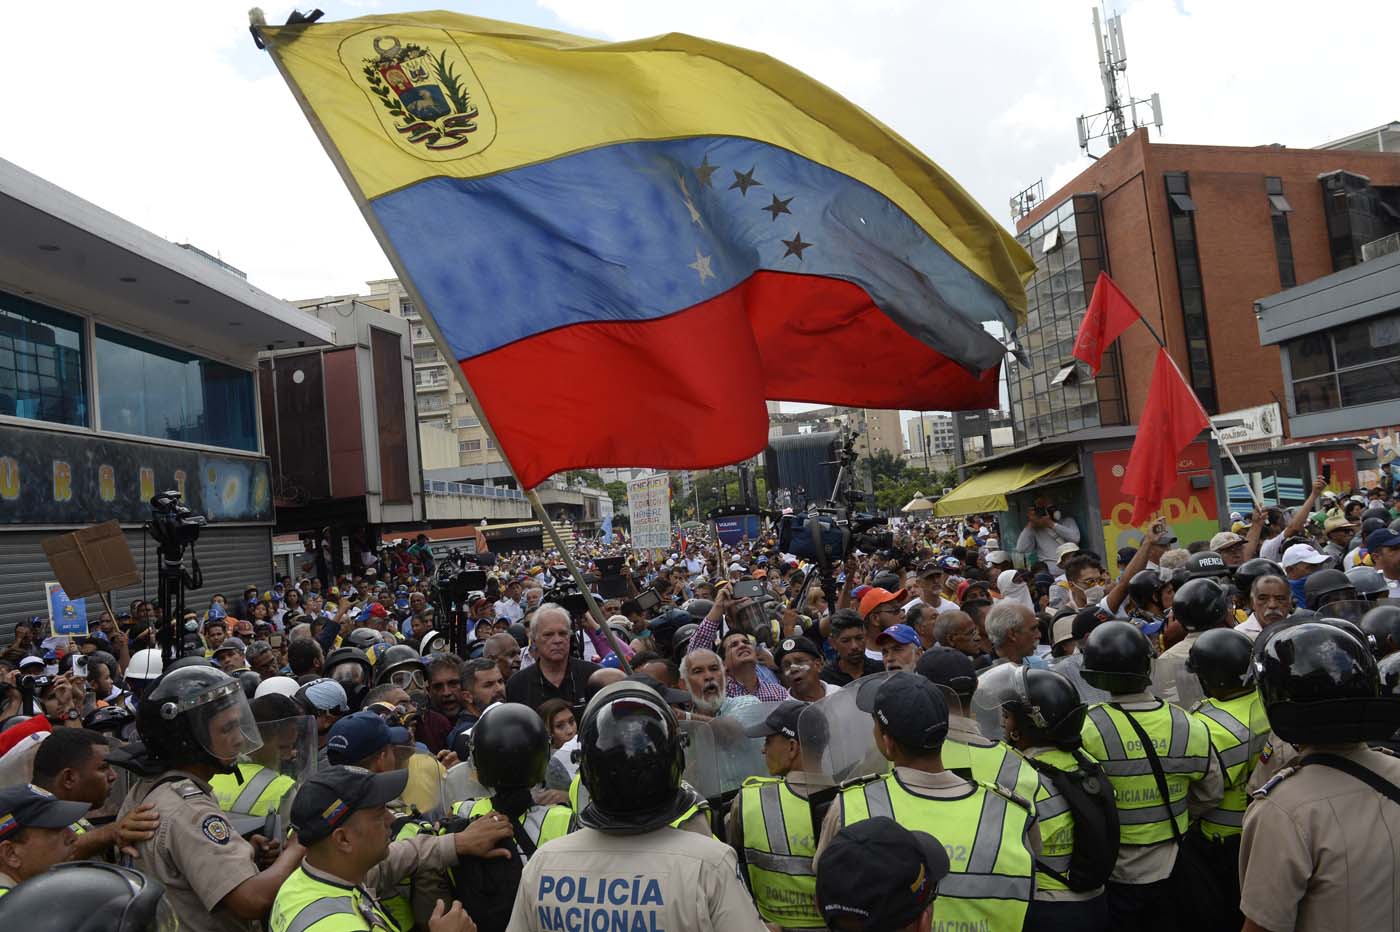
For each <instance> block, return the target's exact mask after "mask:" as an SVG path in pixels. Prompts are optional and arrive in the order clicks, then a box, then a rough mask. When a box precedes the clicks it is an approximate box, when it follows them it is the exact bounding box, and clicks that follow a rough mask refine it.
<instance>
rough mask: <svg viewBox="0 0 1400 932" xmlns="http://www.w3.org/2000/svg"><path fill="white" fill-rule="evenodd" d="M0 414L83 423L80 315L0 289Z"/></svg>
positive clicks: (84, 395) (84, 401)
mask: <svg viewBox="0 0 1400 932" xmlns="http://www.w3.org/2000/svg"><path fill="white" fill-rule="evenodd" d="M0 414H4V415H8V416H10V417H23V418H30V419H32V420H36V421H51V422H54V423H57V424H71V425H73V426H75V427H86V426H87V423H88V416H87V380H86V379H85V378H84V373H83V320H82V318H80V317H74V316H73V315H71V314H65V313H63V312H62V311H56V310H54V309H52V308H49V307H45V306H43V305H40V304H35V303H34V302H33V301H26V300H25V299H24V298H21V297H17V296H15V295H11V294H6V293H4V292H0Z"/></svg>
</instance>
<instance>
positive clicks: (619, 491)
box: [602, 481, 627, 514]
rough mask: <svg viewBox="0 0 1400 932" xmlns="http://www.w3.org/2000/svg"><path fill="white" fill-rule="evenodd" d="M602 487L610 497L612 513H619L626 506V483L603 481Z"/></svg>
mask: <svg viewBox="0 0 1400 932" xmlns="http://www.w3.org/2000/svg"><path fill="white" fill-rule="evenodd" d="M602 488H603V491H604V492H607V493H608V498H610V499H612V503H613V514H620V513H621V512H622V511H623V510H624V509H625V508H626V507H627V483H625V482H620V481H619V482H605V483H604V484H603V487H602Z"/></svg>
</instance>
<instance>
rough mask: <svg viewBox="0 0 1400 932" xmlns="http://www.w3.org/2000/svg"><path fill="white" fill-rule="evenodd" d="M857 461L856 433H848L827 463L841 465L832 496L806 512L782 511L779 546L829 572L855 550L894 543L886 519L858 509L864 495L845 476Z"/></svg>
mask: <svg viewBox="0 0 1400 932" xmlns="http://www.w3.org/2000/svg"><path fill="white" fill-rule="evenodd" d="M855 461H856V438H855V435H854V434H846V435H845V436H844V437H843V438H842V440H841V444H840V446H839V447H838V449H837V452H836V459H835V460H834V461H832V462H831V463H827V464H825V465H830V466H837V467H838V469H837V471H836V482H835V483H834V484H833V485H832V489H831V498H830V499H829V500H828V501H827V502H826V503H825V504H824V505H814V506H813V507H812V508H810V509H809V510H808V511H807V512H806V513H805V514H789V515H783V516H782V518H781V520H780V521H779V524H778V549H779V550H781V551H782V552H783V553H790V554H792V555H793V556H796V557H798V558H800V559H803V560H812V561H813V562H815V563H816V564H817V565H818V566H819V567H821V568H822V570H823V571H824V572H829V571H830V568H831V567H832V566H834V565H835V564H837V563H840V562H841V561H842V560H844V559H846V556H847V555H848V554H849V553H850V552H851V551H852V550H863V551H865V552H867V553H873V552H875V551H877V550H888V549H889V548H891V547H892V546H893V544H894V534H893V532H892V531H890V529H889V526H888V525H887V524H886V522H885V519H884V518H880V517H877V516H875V515H872V514H867V513H865V512H862V511H858V510H857V507H858V506H859V505H861V504H862V503H864V501H865V496H864V495H863V494H861V493H860V492H858V491H856V490H854V489H848V488H846V478H847V476H848V475H849V473H850V470H851V467H852V466H854V465H855ZM876 528H879V529H880V530H876Z"/></svg>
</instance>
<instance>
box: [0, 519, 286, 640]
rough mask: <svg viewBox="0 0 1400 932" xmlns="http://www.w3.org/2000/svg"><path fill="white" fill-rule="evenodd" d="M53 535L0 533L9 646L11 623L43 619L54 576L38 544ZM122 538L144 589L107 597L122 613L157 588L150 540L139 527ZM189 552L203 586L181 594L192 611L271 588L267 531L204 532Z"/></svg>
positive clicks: (2, 606) (0, 605)
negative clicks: (248, 590) (218, 597)
mask: <svg viewBox="0 0 1400 932" xmlns="http://www.w3.org/2000/svg"><path fill="white" fill-rule="evenodd" d="M55 533H57V532H54V531H17V532H12V533H3V534H0V567H3V571H0V642H8V641H9V640H10V639H11V638H12V637H13V629H14V625H15V622H17V621H21V620H23V619H26V618H29V617H31V616H33V615H40V616H42V617H44V618H47V617H48V608H47V607H46V606H45V604H44V583H46V582H48V581H50V580H52V579H53V578H54V577H53V571H52V570H50V569H49V563H48V560H46V559H45V558H44V548H43V546H42V545H41V543H40V542H41V541H42V540H43V539H44V538H46V537H52V536H53V535H54V534H55ZM125 534H126V541H127V544H128V545H129V546H130V547H131V555H132V557H133V558H135V560H136V569H137V571H138V572H141V573H142V574H143V576H144V580H145V581H144V584H143V585H136V586H131V587H129V588H126V589H119V590H117V591H116V592H114V593H112V608H113V609H114V610H116V611H117V612H124V611H126V610H127V607H128V606H129V604H130V603H131V601H132V600H133V599H139V598H142V597H143V596H144V597H145V598H148V599H152V600H154V599H155V597H156V588H157V580H156V568H157V566H158V557H157V554H156V546H155V541H153V540H151V538H150V536H149V535H147V534H146V532H145V531H143V530H141V529H140V528H127V529H125ZM142 548H144V550H145V552H144V554H143V552H142ZM194 550H195V555H196V556H198V557H199V567H200V569H201V570H202V571H203V573H204V585H203V587H201V588H200V589H197V590H192V591H189V592H186V594H185V604H186V606H187V607H188V608H190V609H192V610H195V611H199V612H203V610H204V609H205V608H207V607H208V605H209V599H210V598H212V597H213V595H214V594H215V593H219V592H222V593H223V594H224V596H225V597H226V598H227V599H228V601H229V603H230V604H232V603H233V602H235V601H237V600H238V598H239V597H240V596H241V595H242V592H243V587H244V586H250V585H252V586H257V587H258V589H259V590H267V589H269V588H271V586H272V529H271V528H269V527H222V528H221V527H209V528H205V529H204V531H203V533H201V534H200V536H199V542H198V543H197V544H195V548H194ZM185 569H186V570H188V569H190V554H189V551H188V550H186V551H185ZM101 610H102V609H101V603H100V602H99V601H98V600H97V599H96V598H95V597H93V598H89V600H88V611H89V612H90V613H91V614H92V615H93V616H94V617H95V616H96V614H97V612H99V611H101Z"/></svg>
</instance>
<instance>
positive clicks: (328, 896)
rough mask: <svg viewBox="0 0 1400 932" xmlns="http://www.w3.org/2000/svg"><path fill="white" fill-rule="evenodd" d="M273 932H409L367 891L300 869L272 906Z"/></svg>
mask: <svg viewBox="0 0 1400 932" xmlns="http://www.w3.org/2000/svg"><path fill="white" fill-rule="evenodd" d="M268 927H269V929H270V930H271V932H408V929H407V928H403V929H401V928H400V927H399V925H398V924H397V923H396V922H395V921H394V919H393V917H392V916H390V915H389V913H388V911H387V910H385V909H384V907H383V906H382V905H380V903H379V901H378V900H376V899H375V898H374V897H373V896H372V895H371V894H370V893H369V891H368V890H365V889H364V888H363V887H358V886H356V887H347V886H344V885H342V884H338V883H333V882H331V881H329V880H322V879H320V878H318V877H313V876H311V875H310V874H308V873H307V872H306V868H305V867H304V866H303V867H298V868H297V869H296V870H295V871H293V872H292V876H290V877H288V878H287V880H286V882H285V883H283V884H282V887H281V889H279V890H278V891H277V899H276V900H274V901H273V903H272V921H271V923H270V924H269V926H268Z"/></svg>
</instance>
